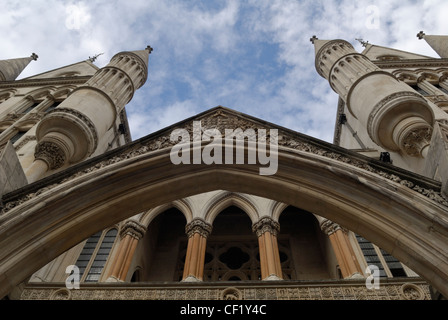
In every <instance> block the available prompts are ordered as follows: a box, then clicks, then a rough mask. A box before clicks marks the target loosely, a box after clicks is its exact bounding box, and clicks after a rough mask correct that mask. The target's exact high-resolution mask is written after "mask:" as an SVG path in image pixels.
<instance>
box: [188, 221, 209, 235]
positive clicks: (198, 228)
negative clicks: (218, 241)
mask: <svg viewBox="0 0 448 320" xmlns="http://www.w3.org/2000/svg"><path fill="white" fill-rule="evenodd" d="M212 229H213V227H212V225H211V224H209V223H207V222H206V221H204V220H202V219H201V218H195V219H193V220H192V221H191V222H190V223H188V224H187V225H186V226H185V233H186V234H187V235H188V238H190V237H192V236H193V235H194V234H195V233H199V234H200V235H201V236H202V237H204V238H208V236H209V235H210V233H211V232H212Z"/></svg>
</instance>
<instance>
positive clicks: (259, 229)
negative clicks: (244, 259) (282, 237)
mask: <svg viewBox="0 0 448 320" xmlns="http://www.w3.org/2000/svg"><path fill="white" fill-rule="evenodd" d="M252 231H253V232H255V233H256V234H257V237H261V236H262V235H263V233H265V232H269V233H271V234H272V235H274V236H277V234H278V232H280V224H279V223H278V222H277V221H274V219H272V218H271V217H262V218H261V219H260V220H258V222H256V223H254V224H253V225H252Z"/></svg>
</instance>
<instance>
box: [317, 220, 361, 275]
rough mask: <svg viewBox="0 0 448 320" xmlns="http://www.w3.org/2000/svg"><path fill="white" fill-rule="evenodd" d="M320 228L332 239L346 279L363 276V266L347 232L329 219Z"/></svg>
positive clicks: (321, 223)
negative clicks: (357, 257)
mask: <svg viewBox="0 0 448 320" xmlns="http://www.w3.org/2000/svg"><path fill="white" fill-rule="evenodd" d="M320 228H321V229H322V231H323V232H324V233H325V234H326V235H327V236H328V238H329V239H330V242H331V245H332V247H333V250H334V253H335V255H336V259H337V260H338V263H339V267H340V269H341V273H342V276H343V277H344V279H346V278H352V277H356V276H362V274H363V272H362V270H361V266H360V265H359V263H358V260H357V259H356V256H355V252H354V250H353V248H352V246H351V244H350V240H349V239H348V236H347V233H346V231H345V230H343V229H342V228H341V227H340V226H339V225H338V224H336V223H334V222H332V221H330V220H328V219H323V220H322V221H321V222H320Z"/></svg>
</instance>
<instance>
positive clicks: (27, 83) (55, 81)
mask: <svg viewBox="0 0 448 320" xmlns="http://www.w3.org/2000/svg"><path fill="white" fill-rule="evenodd" d="M91 77H92V76H77V77H63V78H51V79H29V80H26V79H23V80H16V81H5V82H1V83H0V89H1V88H11V87H14V88H21V87H39V86H48V85H69V84H83V83H85V82H87V81H88V80H89V79H90V78H91Z"/></svg>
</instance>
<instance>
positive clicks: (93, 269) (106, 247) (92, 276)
mask: <svg viewBox="0 0 448 320" xmlns="http://www.w3.org/2000/svg"><path fill="white" fill-rule="evenodd" d="M116 236H117V229H110V230H109V231H107V232H103V231H100V232H97V233H95V234H94V235H93V236H91V237H90V238H89V239H87V242H86V243H85V245H84V248H83V249H82V251H81V253H80V255H79V257H78V260H77V261H76V266H77V267H78V268H79V271H80V277H81V281H84V282H98V280H99V279H100V277H101V273H102V272H103V269H104V266H105V264H106V261H107V258H108V257H109V253H110V250H111V249H112V246H113V244H114V242H115V238H116Z"/></svg>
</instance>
